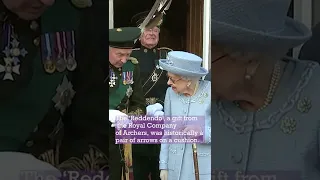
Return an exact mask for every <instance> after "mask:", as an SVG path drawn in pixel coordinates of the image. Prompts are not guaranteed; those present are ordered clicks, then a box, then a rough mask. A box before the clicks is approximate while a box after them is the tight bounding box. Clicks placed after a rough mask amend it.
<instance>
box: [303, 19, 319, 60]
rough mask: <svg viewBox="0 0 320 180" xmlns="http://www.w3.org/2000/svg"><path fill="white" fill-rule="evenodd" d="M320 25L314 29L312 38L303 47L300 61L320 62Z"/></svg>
mask: <svg viewBox="0 0 320 180" xmlns="http://www.w3.org/2000/svg"><path fill="white" fill-rule="evenodd" d="M319 47H320V23H318V24H316V25H315V26H314V27H313V28H312V37H311V38H310V39H309V40H308V41H307V42H306V43H305V44H304V45H303V46H302V48H301V50H300V54H299V59H302V60H312V61H316V62H318V63H319V62H320V53H319V52H318V50H319Z"/></svg>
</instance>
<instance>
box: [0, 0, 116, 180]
mask: <svg viewBox="0 0 320 180" xmlns="http://www.w3.org/2000/svg"><path fill="white" fill-rule="evenodd" d="M107 3H108V2H107V1H102V0H95V1H94V4H93V6H92V7H90V8H86V9H77V8H75V7H74V6H73V5H72V4H71V3H70V2H69V1H63V0H58V1H56V2H55V4H54V5H53V6H52V7H50V8H49V9H48V10H47V11H46V12H45V13H44V14H43V15H42V16H41V18H39V19H38V20H36V21H31V22H28V21H23V20H19V19H18V18H17V17H16V16H15V15H13V14H12V13H10V12H7V11H6V13H5V15H4V16H3V17H2V19H1V20H2V21H1V23H2V24H9V25H13V27H14V32H15V34H14V37H12V38H11V39H10V41H11V42H14V41H13V38H16V39H17V40H18V41H19V42H20V43H19V44H18V45H19V46H18V47H17V48H16V49H15V51H10V53H11V54H9V56H17V58H19V60H20V62H19V63H18V64H13V65H15V66H17V65H20V71H19V72H18V71H17V68H16V69H15V71H13V73H11V74H12V76H13V78H11V79H8V76H9V75H8V73H7V72H0V78H1V79H0V86H1V90H0V92H1V94H3V96H1V103H0V106H1V108H0V112H1V118H0V123H1V124H0V127H1V128H2V129H1V131H0V150H1V151H22V152H27V153H31V154H33V155H34V156H35V157H37V158H39V159H41V160H43V161H46V162H48V163H50V164H52V165H54V166H56V167H57V168H60V169H72V170H106V169H108V156H109V143H108V140H109V139H108V137H109V133H110V129H109V127H110V124H109V120H108V113H107V110H108V95H107V92H108V87H109V86H108V84H105V83H104V80H105V77H106V76H107V75H108V69H109V66H108V53H107V48H108V45H107V44H108V43H107V42H103V39H105V40H106V36H107V35H106V34H107V32H108V27H107V23H101V22H105V18H106V17H107V12H108V10H107V7H108V4H107ZM1 9H2V10H4V9H5V8H4V6H3V4H1ZM12 32H13V31H12ZM1 33H2V36H1V38H2V40H3V41H1V42H2V44H1V45H2V46H1V47H2V48H5V47H6V46H7V45H8V43H6V42H8V41H7V40H8V38H7V35H6V33H7V32H4V31H3V32H1ZM103 34H104V35H105V37H102V36H103ZM72 35H74V36H73V37H74V38H72ZM6 38H7V40H5V39H6ZM58 38H59V39H60V41H59V42H60V43H58V40H57V39H58ZM102 43H105V44H102ZM58 44H59V45H60V47H59V46H58ZM73 44H74V46H72V45H73ZM13 45H17V43H12V45H11V46H10V47H9V48H11V49H12V48H15V47H13ZM72 47H75V49H74V54H72ZM59 48H60V50H61V48H65V52H66V53H68V55H69V53H70V54H71V55H74V56H73V57H74V59H75V61H76V63H77V67H76V68H75V69H73V68H72V67H70V70H68V69H65V70H64V71H62V72H59V71H57V69H58V63H57V65H56V66H55V65H54V64H52V63H51V64H50V62H58V61H57V60H58V59H59V56H58V53H57V52H60V51H59ZM17 49H18V50H19V51H17ZM24 50H25V51H27V53H23V52H25V51H24ZM50 50H51V56H50V58H48V56H49V51H50ZM70 50H71V51H70ZM17 52H19V53H17ZM7 55H8V54H5V53H3V54H1V59H0V64H1V65H2V66H3V65H4V63H5V62H4V59H5V57H7ZM63 58H64V60H67V59H68V58H67V57H65V56H63ZM48 59H49V60H51V61H49V60H48ZM74 64H75V63H74ZM0 69H1V68H0ZM54 70H56V71H54ZM5 75H6V76H5ZM4 77H6V78H7V80H3V78H4ZM9 78H10V76H9ZM12 79H13V80H12ZM4 94H5V95H4ZM71 103H72V105H71ZM119 156H120V155H119ZM110 179H112V178H110ZM114 179H116V178H114ZM117 180H118V179H117Z"/></svg>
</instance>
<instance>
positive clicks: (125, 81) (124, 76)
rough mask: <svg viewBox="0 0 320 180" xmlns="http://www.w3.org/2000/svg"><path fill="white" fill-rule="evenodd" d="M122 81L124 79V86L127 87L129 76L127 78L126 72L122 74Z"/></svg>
mask: <svg viewBox="0 0 320 180" xmlns="http://www.w3.org/2000/svg"><path fill="white" fill-rule="evenodd" d="M122 79H123V84H124V85H127V76H126V72H122Z"/></svg>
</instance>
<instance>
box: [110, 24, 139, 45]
mask: <svg viewBox="0 0 320 180" xmlns="http://www.w3.org/2000/svg"><path fill="white" fill-rule="evenodd" d="M140 34H141V30H140V28H138V27H122V28H114V29H109V46H110V47H113V48H119V49H132V48H133V47H134V43H135V40H136V39H138V38H139V36H140Z"/></svg>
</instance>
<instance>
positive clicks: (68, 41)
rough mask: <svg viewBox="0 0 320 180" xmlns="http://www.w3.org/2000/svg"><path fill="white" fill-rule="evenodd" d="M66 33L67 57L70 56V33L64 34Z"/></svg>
mask: <svg viewBox="0 0 320 180" xmlns="http://www.w3.org/2000/svg"><path fill="white" fill-rule="evenodd" d="M66 33H67V38H66V39H67V43H66V45H67V53H68V55H72V38H71V36H72V35H71V32H66Z"/></svg>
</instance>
